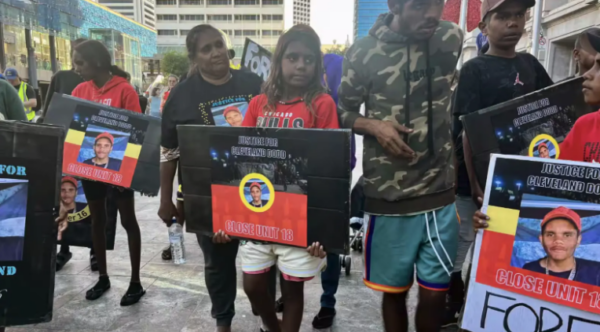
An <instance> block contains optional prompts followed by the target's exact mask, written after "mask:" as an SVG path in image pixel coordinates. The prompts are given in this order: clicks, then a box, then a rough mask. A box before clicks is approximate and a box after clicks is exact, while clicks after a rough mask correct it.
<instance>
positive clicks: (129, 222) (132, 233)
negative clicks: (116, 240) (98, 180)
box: [117, 198, 142, 283]
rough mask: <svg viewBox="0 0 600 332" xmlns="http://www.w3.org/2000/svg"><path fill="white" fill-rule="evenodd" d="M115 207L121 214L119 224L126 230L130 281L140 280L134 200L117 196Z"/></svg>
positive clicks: (139, 240)
mask: <svg viewBox="0 0 600 332" xmlns="http://www.w3.org/2000/svg"><path fill="white" fill-rule="evenodd" d="M117 208H118V209H119V213H120V215H121V225H123V228H125V231H126V232H127V242H128V243H129V258H130V260H131V282H134V283H139V282H140V260H141V255H142V235H141V233H140V226H139V225H138V222H137V218H136V217H135V201H134V199H133V198H119V199H118V200H117Z"/></svg>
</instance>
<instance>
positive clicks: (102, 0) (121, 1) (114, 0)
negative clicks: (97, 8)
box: [98, 0, 133, 4]
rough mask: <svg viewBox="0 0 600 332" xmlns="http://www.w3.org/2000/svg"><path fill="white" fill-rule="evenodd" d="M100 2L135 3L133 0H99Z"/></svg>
mask: <svg viewBox="0 0 600 332" xmlns="http://www.w3.org/2000/svg"><path fill="white" fill-rule="evenodd" d="M98 3H101V4H105V3H133V0H98Z"/></svg>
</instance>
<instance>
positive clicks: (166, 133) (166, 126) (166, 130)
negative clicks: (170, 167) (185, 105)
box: [160, 83, 184, 149]
mask: <svg viewBox="0 0 600 332" xmlns="http://www.w3.org/2000/svg"><path fill="white" fill-rule="evenodd" d="M183 86H184V83H179V84H178V85H177V86H175V88H173V90H171V92H170V93H169V98H167V101H166V102H165V106H164V107H163V112H162V121H161V133H162V136H161V139H160V145H161V146H162V147H163V148H167V149H176V148H178V147H179V140H178V139H177V124H178V123H177V110H178V107H179V105H178V101H179V100H180V99H181V98H178V97H179V91H180V90H181V88H182V87H183Z"/></svg>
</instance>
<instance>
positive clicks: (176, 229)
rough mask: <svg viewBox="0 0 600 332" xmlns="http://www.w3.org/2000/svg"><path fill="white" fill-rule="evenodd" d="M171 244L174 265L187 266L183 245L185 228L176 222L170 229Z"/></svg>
mask: <svg viewBox="0 0 600 332" xmlns="http://www.w3.org/2000/svg"><path fill="white" fill-rule="evenodd" d="M169 242H170V243H171V256H172V257H173V264H185V246H184V244H183V227H181V225H180V224H178V223H177V222H176V221H175V218H173V223H172V225H171V227H169Z"/></svg>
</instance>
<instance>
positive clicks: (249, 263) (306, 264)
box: [240, 241, 327, 281]
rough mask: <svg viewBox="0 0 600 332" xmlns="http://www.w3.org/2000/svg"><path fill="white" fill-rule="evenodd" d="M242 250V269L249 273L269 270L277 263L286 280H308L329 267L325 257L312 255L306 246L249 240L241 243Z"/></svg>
mask: <svg viewBox="0 0 600 332" xmlns="http://www.w3.org/2000/svg"><path fill="white" fill-rule="evenodd" d="M240 251H241V257H242V271H243V272H244V273H248V274H259V273H264V272H267V271H269V270H270V269H271V267H273V266H274V265H275V263H277V267H278V268H279V271H281V273H282V274H283V276H284V278H285V279H286V280H289V281H306V280H310V279H312V278H314V277H316V276H317V275H318V274H319V273H321V272H322V271H323V270H325V268H326V267H327V260H326V259H325V258H318V257H314V256H311V255H310V254H309V253H308V252H307V251H306V249H304V248H297V247H289V246H284V245H279V244H256V243H253V242H251V241H248V242H246V243H243V244H241V245H240Z"/></svg>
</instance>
